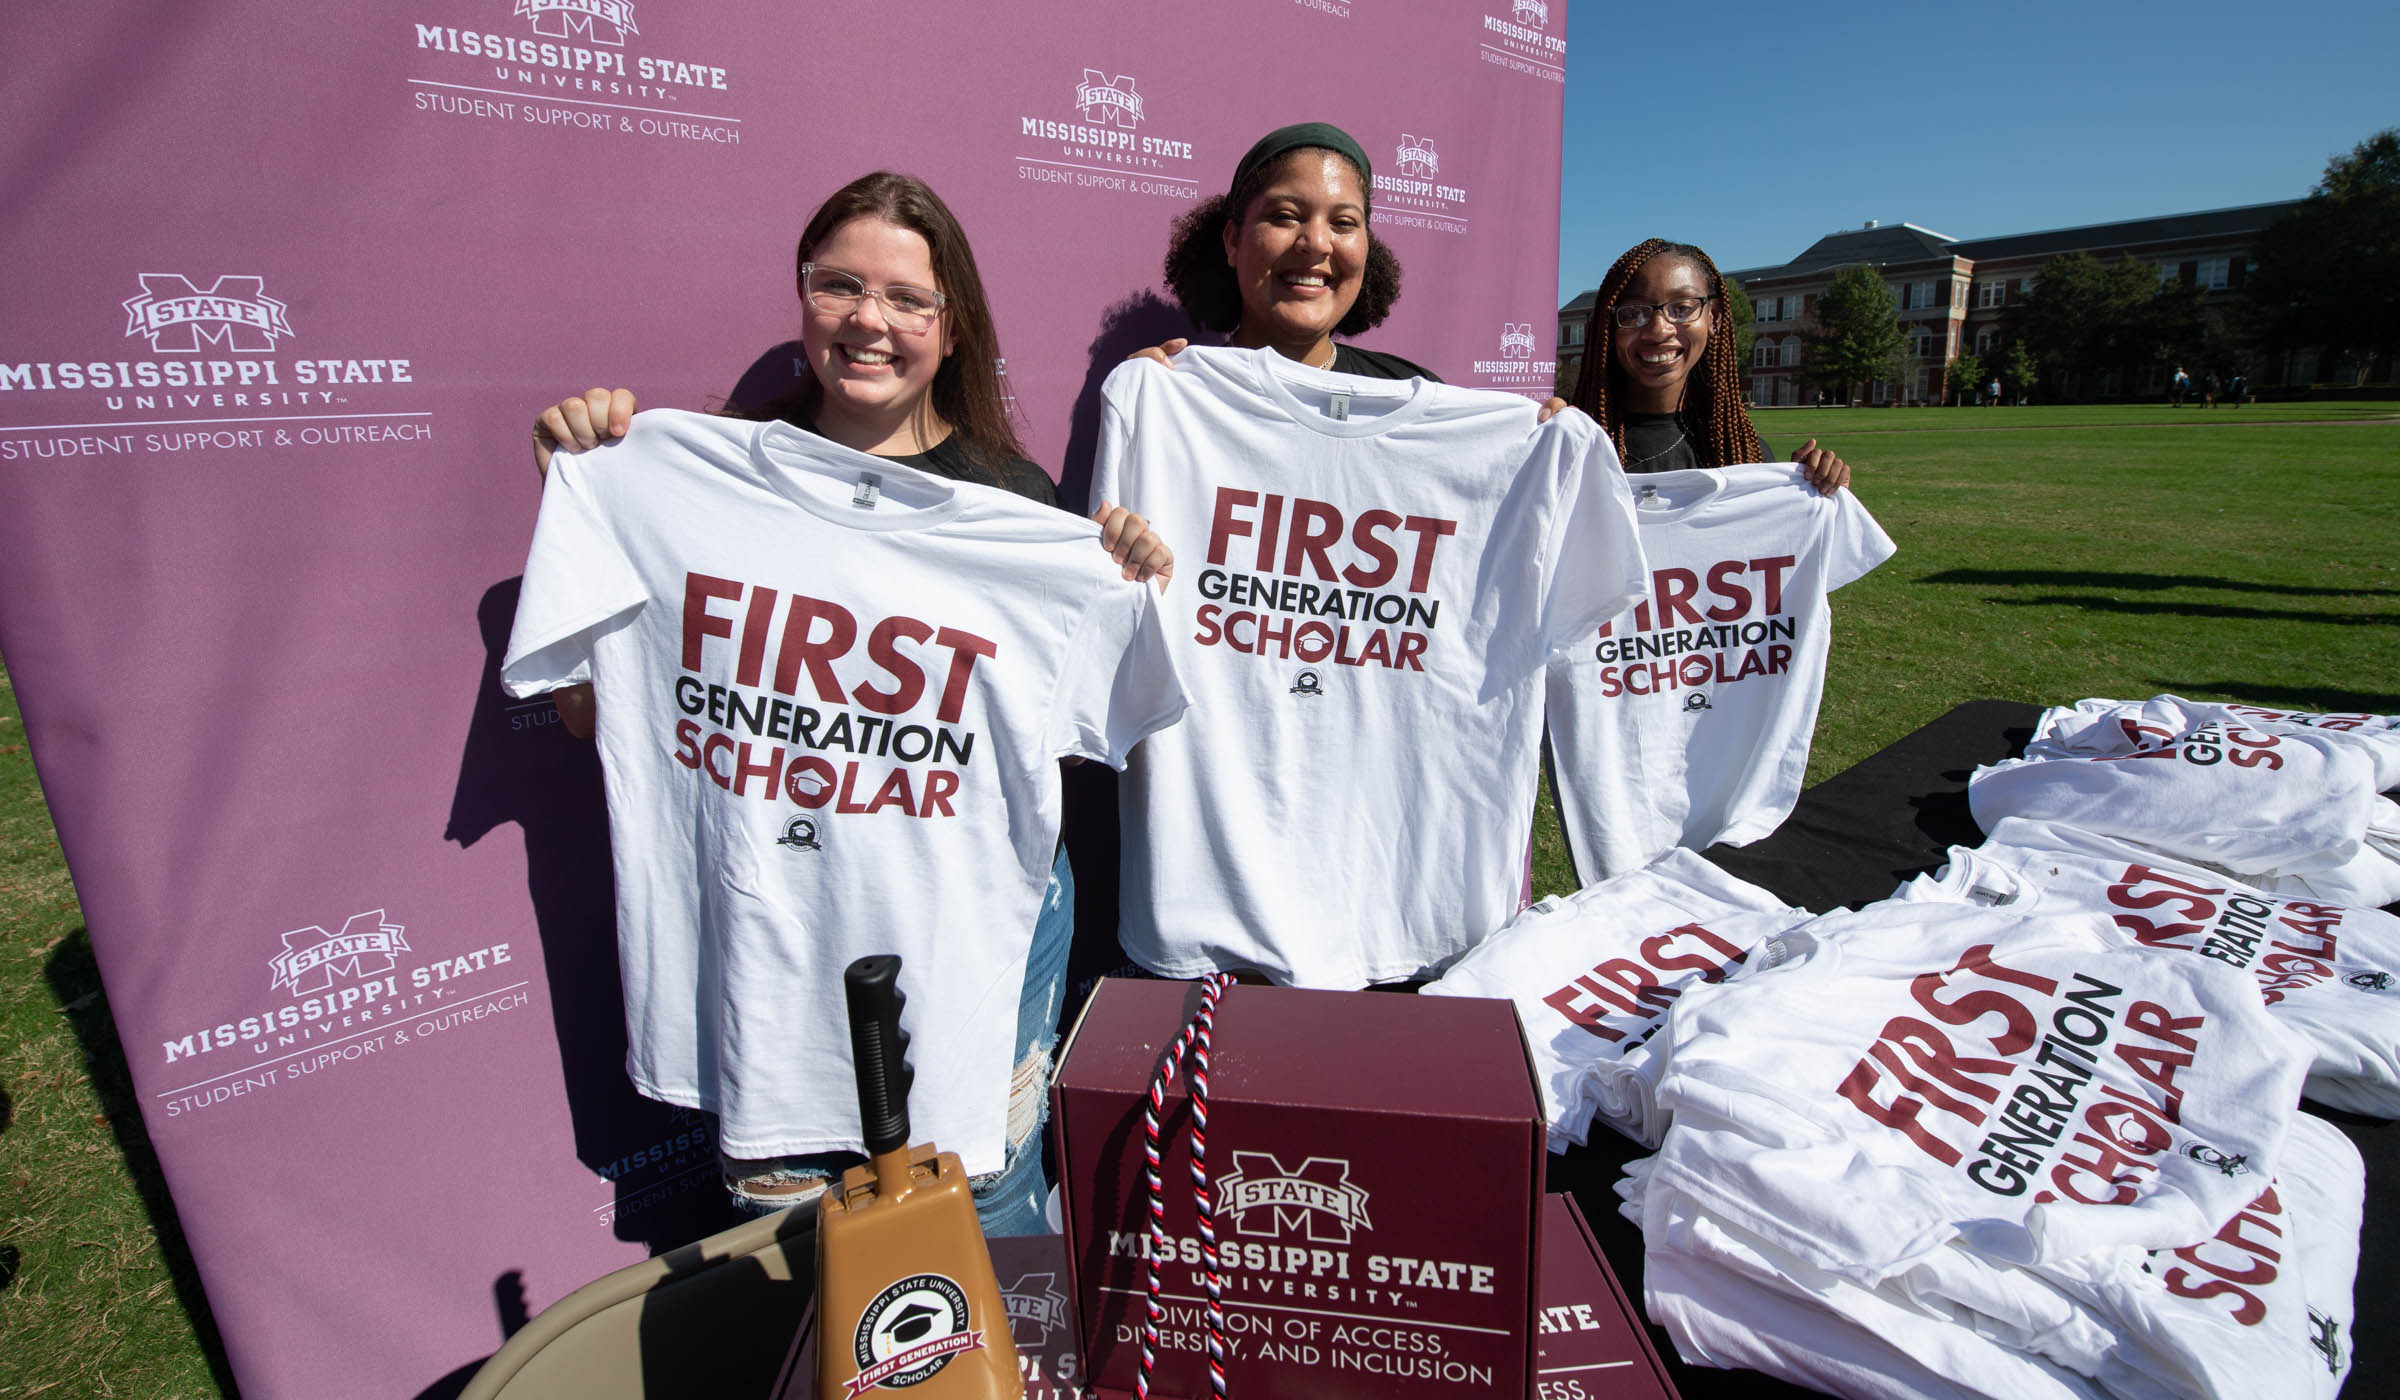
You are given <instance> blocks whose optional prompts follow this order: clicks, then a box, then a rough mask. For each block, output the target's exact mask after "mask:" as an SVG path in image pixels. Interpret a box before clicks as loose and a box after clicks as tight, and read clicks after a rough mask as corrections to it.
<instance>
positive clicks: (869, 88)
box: [0, 0, 1566, 1400]
mask: <svg viewBox="0 0 2400 1400" xmlns="http://www.w3.org/2000/svg"><path fill="white" fill-rule="evenodd" d="M1565 32H1566V4H1565V0H1548V2H1547V3H1544V0H1408V3H1405V4H1403V3H1400V0H1223V2H1222V3H1212V4H1205V5H1193V4H1184V5H1139V6H1136V5H1129V4H1126V3H1124V0H1048V3H1045V4H1042V5H1038V6H990V5H983V4H967V3H960V2H958V0H950V2H949V3H926V4H913V5H911V4H902V5H897V6H885V7H880V8H871V9H866V10H862V9H860V8H858V7H855V6H837V5H829V4H814V3H768V0H712V3H708V4H701V3H698V0H412V3H408V4H404V5H396V6H394V5H376V6H301V5H290V4H269V3H264V0H248V2H247V3H235V0H222V2H221V3H206V2H205V0H195V3H188V4H172V5H169V4H151V5H136V6H125V5H95V6H32V5H19V6H14V7H11V8H10V9H9V10H8V11H7V13H6V14H5V16H0V48H5V50H6V51H7V52H8V53H10V54H13V55H15V56H16V59H17V61H16V62H15V63H14V64H13V65H12V71H11V74H10V78H9V81H8V82H7V84H6V85H5V88H4V90H0V118H4V125H5V129H6V130H7V132H8V133H9V138H8V141H7V144H6V150H5V153H4V154H0V190H5V196H4V197H0V259H5V265H6V266H7V267H8V268H9V270H10V276H9V277H8V279H7V284H6V289H5V291H0V305H4V306H5V308H6V309H5V313H4V314H0V654H4V655H5V658H6V662H7V666H8V670H9V673H10V676H11V678H12V680H13V681H14V683H15V685H16V687H17V690H18V693H19V696H20V699H21V701H22V704H23V708H24V712H25V718H26V725H27V729H28V732H29V735H30V739H31V744H32V749H33V754H34V758H35V760H36V762H37V764H38V765H39V770H40V773H41V777H42V780H43V783H44V786H45V788H46V790H47V792H48V794H49V798H50V803H51V807H52V810H53V812H54V814H55V815H56V818H57V822H58V827H59V831H60V834H61V837H62V839H63V841H64V844H65V847H66V852H67V858H68V862H69V864H70V866H71V867H72V868H73V872H74V875H75V882H76V888H77V890H78V891H79V893H80V894H81V896H82V900H83V906H84V910H85V913H86V916H87V919H88V921H89V924H90V928H91V937H92V942H93V945H94V948H95V950H96V952H97V954H98V957H99V962H100V966H101V971H102V974H103V976H104V978H105V980H106V983H107V987H108V995H109V1000H110V1004H111V1006H112V1007H113V1009H114V1011H115V1015H116V1018H117V1023H118V1026H119V1028H120V1031H121V1033H122V1036H123V1040H124V1048H125V1054H126V1058H127V1060H128V1061H129V1063H130V1065H131V1068H132V1073H133V1078H134V1082H135V1084H136V1086H137V1087H138V1090H139V1093H140V1097H141V1102H142V1112H143V1116H144V1119H145V1122H146V1124H147V1127H148V1129H149V1132H150V1135H151V1138H152V1139H153V1141H154V1142H155V1143H156V1144H157V1147H158V1151H159V1155H160V1158H161V1160H162V1162H163V1163H164V1165H165V1169H166V1175H167V1179H168V1182H169V1185H170V1187H171V1189H172V1191H173V1195H174V1200H175V1205H176V1209H177V1212H178V1214H179V1216H180V1217H181V1220H182V1223H183V1227H184V1230H185V1232H186V1233H187V1235H188V1236H189V1238H190V1241H191V1246H192V1249H193V1252H194V1254H195V1255H196V1256H197V1258H198V1260H199V1265H200V1269H201V1272H202V1275H203V1277H204V1280H205V1282H206V1286H207V1289H208V1295H209V1300H210V1302H211V1304H212V1305H213V1307H214V1309H215V1313H216V1317H217V1320H218V1323H219V1325H220V1327H221V1328H222V1330H223V1333H224V1335H225V1339H226V1343H227V1346H228V1348H229V1350H230V1352H231V1355H232V1361H233V1366H234V1370H235V1372H236V1377H237V1379H238V1381H239V1383H240V1385H241V1387H242V1390H243V1392H244V1393H245V1394H246V1395H249V1396H252V1397H256V1398H258V1400H269V1398H271V1397H312V1398H313V1397H318V1396H326V1395H357V1396H411V1395H415V1394H418V1393H419V1392H421V1391H424V1390H426V1389H428V1388H429V1387H434V1386H437V1385H439V1384H440V1383H442V1382H443V1380H444V1378H445V1377H452V1376H454V1375H455V1374H456V1373H458V1372H459V1371H460V1370H461V1368H466V1367H470V1366H471V1365H472V1364H473V1363H474V1362H475V1361H476V1360H478V1359H479V1358H481V1357H483V1356H484V1355H486V1354H488V1353H489V1352H491V1351H492V1350H493V1349H494V1348H495V1347H497V1346H498V1345H499V1343H500V1342H501V1340H502V1339H503V1337H504V1336H505V1334H506V1332H507V1330H508V1329H509V1328H510V1327H511V1326H512V1325H513V1324H514V1322H515V1321H516V1320H518V1319H520V1318H521V1317H522V1316H523V1314H524V1313H525V1312H527V1311H538V1310H539V1309H540V1308H541V1307H543V1306H545V1305H547V1304H548V1303H551V1302H553V1301H555V1300H556V1299H557V1298H559V1297H560V1296H562V1295H563V1294H565V1293H567V1292H568V1291H570V1290H572V1289H573V1288H575V1287H576V1286H578V1285H580V1284H582V1283H584V1282H586V1281H588V1280H589V1279H591V1278H594V1277H596V1276H598V1275H600V1274H602V1273H604V1272H607V1271H608V1270H610V1269H613V1268H617V1267H619V1266H622V1265H624V1264H626V1263H629V1262H632V1261H634V1260H637V1259H639V1258H641V1257H643V1256H644V1254H645V1253H647V1252H653V1251H656V1250H658V1249H662V1248H665V1247H668V1246H671V1245H674V1244H678V1243H681V1242H683V1241H685V1240H688V1239H691V1238H693V1237H695V1236H696V1235H698V1234H700V1233H702V1232H704V1231H705V1230H707V1229H710V1228H713V1227H715V1226H717V1225H720V1224H723V1223H725V1219H726V1217H725V1216H724V1215H723V1214H722V1210H723V1207H722V1204H721V1201H720V1200H719V1197H720V1195H721V1193H720V1192H719V1191H718V1190H717V1188H716V1184H715V1180H714V1177H715V1173H714V1170H713V1145H712V1143H711V1141H710V1138H709V1135H708V1125H707V1122H706V1120H705V1119H701V1118H698V1117H696V1116H693V1115H685V1114H680V1113H678V1112H675V1111H670V1110H668V1109H665V1108H663V1107H660V1106H658V1105H655V1104H651V1103H647V1102H645V1101H643V1100H641V1099H639V1098H637V1097H635V1096H634V1095H633V1094H632V1092H631V1091H630V1090H629V1088H628V1087H627V1086H626V1083H625V1080H624V1074H623V1068H622V1065H623V1060H622V1056H623V1046H624V1032H623V1026H622V1020H621V1007H620V1005H619V1001H618V997H619V991H618V986H617V974H616V965H615V952H614V936H613V932H612V927H611V916H610V908H611V892H610V889H609V879H608V866H607V833H606V825H605V816H604V813H603V812H602V809H601V801H600V792H599V783H598V770H597V765H596V762H595V760H594V758H593V756H592V753H591V751H590V749H589V747H588V746H585V745H580V744H577V743H576V742H574V741H573V740H570V739H568V738H567V737H566V736H565V735H563V734H562V733H561V732H560V730H559V727H558V723H557V716H556V714H555V712H554V711H553V710H552V709H551V708H550V706H549V705H548V704H547V702H535V703H524V702H517V701H512V700H510V699H508V698H507V697H505V696H504V695H503V694H502V693H501V692H500V691H499V690H498V689H497V688H496V687H495V685H494V682H493V668H494V664H495V662H496V659H497V656H498V653H499V650H500V647H501V645H502V644H503V642H504V640H505V638H506V636H507V633H508V627H509V620H510V615H511V610H512V607H513V604H514V598H515V587H516V576H517V574H518V571H519V568H520V567H521V565H522V562H523V559H524V554H525V546H526V543H527V541H528V538H529V535H530V531H531V529H532V523H533V515H534V509H535V506H536V503H537V500H538V496H539V492H538V488H537V484H536V479H535V476H534V473H533V471H532V467H531V460H530V456H529V453H528V451H527V446H526V434H527V428H528V425H529V423H530V421H531V419H532V416H533V414H534V412H535V411H536V410H537V409H538V408H539V407H540V406H541V405H543V404H545V403H549V402H551V401H554V400H555V399H557V398H558V397H560V396H561V395H562V394H564V393H567V392H570V391H575V390H580V389H582V388H585V387H588V386H589V385H592V384H595V383H607V384H627V385H631V386H634V387H636V388H637V389H639V390H640V391H641V393H642V397H643V402H645V403H647V404H651V405H673V406H682V407H692V408H699V407H707V406H710V405H711V404H712V403H714V402H715V401H717V400H719V399H721V398H722V397H724V396H726V395H728V394H731V393H733V392H734V391H735V389H736V386H737V385H740V384H742V383H743V382H744V381H745V379H747V380H749V382H751V383H752V384H753V385H755V384H758V383H761V382H774V381H776V380H778V379H788V377H789V375H790V374H791V373H792V372H793V368H794V361H793V347H792V346H791V344H790V343H789V342H790V339H791V337H792V336H793V335H794V334H795V331H796V328H797V324H798V311H797V304H796V300H795V298H794V295H793V291H792V284H791V265H792V245H793V243H794V241H795V239H796V238H797V236H798V233H799V230H800V228H801V226H802V224H803V223H804V222H805V221H806V219H807V217H808V215H809V213H810V212H811V210H812V209H813V208H814V207H815V205H816V203H817V202H818V201H819V200H821V199H822V198H823V197H824V196H825V195H826V194H827V193H829V192H830V191H831V190H832V189H833V188H834V187H835V186H837V185H838V184H840V183H842V182H843V181H845V180H847V179H849V178H850V177H852V176H854V175H857V174H860V173H862V172H864V171H867V170H871V169H875V168H878V167H891V168H897V169H902V170H907V171H910V172H913V173H915V174H918V175H921V176H923V177H925V178H926V179H927V180H928V181H930V182H931V183H932V184H933V186H934V187H935V188H936V189H937V190H939V191H941V193H942V194H943V196H944V197H945V198H946V199H947V200H948V201H949V203H950V204H951V205H952V207H953V208H954V209H955V210H956V211H957V212H958V214H959V216H960V218H961V219H962V221H963V222H964V223H965V225H966V227H967V228H968V230H969V232H970V233H971V235H972V236H973V238H974V240H975V247H976V252H977V256H978V257H979V259H980V261H981V263H982V266H983V269H984V274H985V277H986V279H987V281H988V283H989V285H990V288H991V290H992V294H993V299H994V303H995V310H996V313H997V315H998V318H999V324H1000V332H1001V338H1002V343H1003V345H1004V347H1005V349H1006V357H1007V358H1006V364H1005V373H1006V378H1007V383H1008V384H1009V386H1010V389H1011V394H1012V396H1013V399H1014V403H1015V406H1016V409H1017V411H1018V413H1019V414H1020V416H1021V419H1022V423H1023V428H1024V432H1025V436H1026V440H1027V443H1028V445H1029V448H1030V450H1031V452H1032V455H1033V456H1034V457H1035V459H1036V460H1038V461H1040V462H1042V463H1043V464H1044V465H1045V466H1047V467H1048V468H1049V469H1050V470H1052V471H1053V472H1056V473H1060V474H1061V475H1062V476H1063V478H1064V480H1065V483H1066V486H1067V490H1068V494H1069V499H1076V498H1078V497H1079V496H1080V493H1081V491H1082V488H1083V482H1084V480H1085V476H1086V473H1087V472H1088V468H1089V461H1088V458H1089V454H1090V451H1091V444H1092V439H1093V436H1094V433H1095V431H1096V427H1097V419H1098V408H1097V390H1098V384H1099V381H1100V378H1101V377H1102V376H1103V375H1105V374H1106V372H1107V371H1108V369H1109V368H1110V367H1111V366H1113V365H1114V364H1115V363H1116V362H1117V361H1118V360H1119V359H1120V358H1121V357H1122V356H1123V355H1124V354H1125V353H1126V352H1127V351H1129V350H1131V349H1134V348H1138V347H1140V346H1143V345H1149V344H1153V343H1156V342H1157V341H1158V340H1160V339H1162V338H1164V337H1166V336H1168V335H1173V334H1178V333H1181V332H1182V330H1183V329H1184V324H1183V322H1182V319H1181V317H1180V315H1179V313H1178V312H1176V310H1175V309H1174V307H1173V305H1172V302H1171V301H1170V300H1168V299H1167V298H1166V297H1165V296H1164V294H1163V292H1162V291H1161V289H1160V287H1159V274H1158V268H1159V263H1160V259H1161V256H1162V254H1163V252H1164V249H1165V244H1166V238H1167V230H1168V225H1169V222H1170V221H1171V220H1172V219H1173V218H1174V217H1175V216H1176V215H1177V214H1179V213H1181V212H1182V211H1183V210H1185V209H1187V208H1188V207H1189V206H1190V205H1191V203H1192V202H1193V201H1194V200H1195V199H1198V198H1202V197H1205V196H1207V195H1209V194H1212V193H1216V192H1219V191H1221V190H1222V189H1223V188H1224V184H1225V182H1226V180H1227V179H1228V178H1229V177H1230V175H1231V171H1232V167H1233V163H1234V161H1235V160H1236V159H1237V158H1238V157H1239V156H1240V154H1241V153H1242V151H1243V150H1244V149H1245V148H1246V147H1247V146H1248V145H1249V143H1250V142H1251V141H1252V140H1253V139H1255V138H1256V137H1257V136H1258V135H1259V134H1260V133H1262V132H1263V131H1265V130H1267V129H1268V128H1270V127H1272V126H1275V125H1279V124H1281V123H1284V122H1289V121H1299V120H1310V119H1323V120H1330V121H1334V122H1338V123H1340V124H1341V125H1343V126H1345V127H1347V128H1348V129H1349V130H1350V131H1352V132H1353V133H1355V134H1356V135H1357V136H1358V138H1359V140H1360V141H1361V143H1362V144H1364V146H1365V147H1366V149H1367V151H1368V153H1369V156H1370V158H1371V159H1372V160H1373V161H1374V162H1375V167H1376V176H1377V180H1376V183H1377V191H1376V199H1375V203H1376V208H1375V227H1376V230H1377V231H1378V233H1379V234H1380V235H1381V236H1382V237H1383V238H1384V239H1386V240H1387V241H1388V242H1389V243H1390V244H1391V245H1392V246H1393V248H1394V249H1395V250H1396V251H1397V252H1398V254H1399V256H1400V259H1401V261H1402V263H1403V265H1404V267H1405V269H1406V294H1405V296H1404V297H1403V299H1402V301H1401V302H1400V304H1399V307H1398V309H1397V311H1396V312H1395V314H1394V315H1393V317H1392V319H1391V320H1390V321H1389V322H1388V323H1387V324H1386V325H1385V326H1384V327H1383V328H1382V329H1381V330H1380V331H1378V332H1376V333H1375V334H1373V335H1371V336H1369V337H1366V338H1365V339H1364V343H1365V344H1368V345H1370V346H1373V347H1376V348H1381V349H1386V350H1391V351H1395V352H1398V353H1400V354H1404V355H1407V356H1409V357H1411V358H1414V359H1416V360H1418V361H1420V362H1422V363H1424V364H1426V365H1428V366H1430V367H1432V368H1433V369H1434V370H1435V371H1436V372H1437V373H1439V374H1441V375H1442V376H1443V377H1445V378H1447V379H1449V380H1450V381H1452V382H1454V383H1460V384H1467V385H1475V386H1482V387H1487V388H1499V389H1507V390H1515V391H1520V392H1524V393H1527V394H1530V395H1533V396H1535V397H1542V396H1545V395H1546V392H1547V390H1548V388H1549V383H1550V377H1551V364H1550V361H1551V359H1552V353H1553V352H1552V341H1553V337H1554V334H1555V322H1554V317H1553V311H1552V305H1553V290H1554V287H1555V284H1556V268H1557V238H1556V228H1557V214H1558V168H1559V124H1560V111H1561V95H1562V92H1563V87H1562V83H1563V80H1564V77H1565V71H1564V65H1565V62H1566V52H1565V49H1566V45H1565V39H1564V35H1565ZM762 376H763V377H764V378H763V379H762V378H761V377H762Z"/></svg>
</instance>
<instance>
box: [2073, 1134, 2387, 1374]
mask: <svg viewBox="0 0 2400 1400" xmlns="http://www.w3.org/2000/svg"><path fill="white" fill-rule="evenodd" d="M2365 1197H2366V1167H2365V1164H2364V1163H2362V1162H2361V1161H2360V1160H2359V1155H2358V1149H2357V1148H2355V1147H2353V1146H2351V1144H2350V1140H2349V1139H2348V1138H2346V1137H2344V1136H2342V1133H2341V1130H2340V1129H2338V1128H2335V1127H2333V1126H2332V1125H2331V1124H2329V1123H2326V1122H2324V1121H2322V1120H2320V1119H2317V1118H2314V1117H2311V1116H2310V1115H2308V1114H2305V1113H2303V1114H2300V1115H2299V1116H2297V1117H2296V1118H2294V1119H2293V1120H2292V1130H2291V1133H2290V1134H2289V1136H2287V1137H2286V1138H2285V1140H2284V1153H2283V1165H2282V1168H2281V1170H2280V1171H2279V1172H2278V1173H2277V1175H2276V1179H2275V1180H2274V1181H2273V1182H2272V1183H2270V1184H2269V1185H2268V1186H2267V1187H2266V1188H2265V1189H2264V1190H2262V1191H2260V1192H2259V1194H2258V1196H2257V1197H2256V1198H2255V1199H2254V1200H2252V1201H2251V1202H2250V1203H2249V1204H2247V1205H2245V1206H2243V1207H2242V1209H2241V1212H2240V1213H2239V1214H2237V1215H2235V1216H2234V1218H2233V1219H2231V1220H2229V1221H2227V1222H2226V1224H2225V1226H2224V1228H2223V1229H2221V1230H2218V1231H2217V1232H2216V1233H2215V1234H2213V1235H2210V1236H2207V1237H2205V1238H2203V1239H2201V1240H2200V1241H2199V1242H2198V1243H2196V1244H2190V1245H2185V1246H2184V1247H2182V1248H2180V1249H2172V1250H2159V1251H2156V1252H2155V1253H2150V1254H2146V1255H2145V1254H2144V1253H2142V1252H2141V1251H2138V1250H2126V1251H2121V1252H2117V1253H2114V1254H2104V1255H2100V1256H2095V1257H2093V1258H2091V1259H2087V1260H2079V1261H2075V1263H2074V1264H2073V1265H2071V1266H2069V1267H2066V1268H2062V1269H2057V1270H2044V1271H2042V1272H2044V1273H2046V1274H2049V1275H2051V1276H2052V1278H2053V1281H2054V1282H2056V1283H2057V1285H2058V1286H2059V1288H2060V1289H2061V1290H2062V1291H2064V1292H2066V1293H2067V1294H2069V1295H2070V1296H2073V1297H2075V1298H2077V1299H2079V1300H2081V1301H2083V1302H2084V1303H2085V1304H2087V1305H2088V1306H2089V1307H2090V1308H2091V1309H2092V1310H2093V1311H2094V1312H2095V1313H2096V1314H2098V1315H2099V1316H2101V1317H2102V1318H2104V1319H2106V1320H2107V1321H2108V1323H2109V1324H2110V1325H2111V1326H2112V1327H2114V1328H2115V1329H2116V1330H2117V1331H2118V1332H2119V1334H2120V1335H2121V1336H2122V1337H2123V1338H2124V1344H2123V1345H2121V1346H2120V1347H2118V1348H2117V1349H2116V1350H2115V1351H2113V1352H2112V1353H2111V1354H2110V1356H2109V1357H2108V1359H2107V1361H2106V1362H2105V1364H2103V1365H2102V1366H2101V1367H2100V1368H2098V1369H2097V1370H2095V1371H2094V1372H2093V1373H2092V1374H2094V1375H2095V1376H2097V1377H2098V1378H2099V1379H2100V1381H2101V1382H2102V1383H2103V1384H2105V1385H2107V1386H2108V1388H2109V1389H2110V1390H2111V1391H2113V1392H2115V1393H2116V1394H2119V1395H2124V1396H2130V1397H2138V1398H2139V1400H2148V1397H2158V1400H2166V1397H2171V1396H2185V1395H2227V1396H2234V1395H2240V1396H2268V1395H2306V1396H2312V1397H2317V1400H2333V1396H2334V1394H2335V1392H2337V1391H2338V1390H2340V1388H2341V1384H2342V1380H2343V1378H2344V1377H2345V1376H2347V1375H2348V1374H2349V1372H2350V1357H2351V1351H2352V1347H2353V1338H2352V1335H2351V1323H2352V1320H2353V1304H2352V1293H2351V1290H2352V1285H2353V1283H2354V1282H2355V1281H2356V1278H2357V1274H2358V1234H2359V1225H2360V1222H2361V1217H2362V1215H2363V1212H2364V1208H2365Z"/></svg>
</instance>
